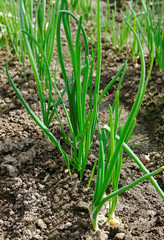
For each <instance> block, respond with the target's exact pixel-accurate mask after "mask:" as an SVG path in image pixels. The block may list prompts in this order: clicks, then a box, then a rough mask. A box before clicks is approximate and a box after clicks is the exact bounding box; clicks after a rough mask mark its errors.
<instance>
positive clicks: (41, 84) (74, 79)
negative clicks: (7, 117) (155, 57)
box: [6, 0, 126, 179]
mask: <svg viewBox="0 0 164 240" xmlns="http://www.w3.org/2000/svg"><path fill="white" fill-rule="evenodd" d="M32 3H33V2H32V1H31V16H32V14H33V11H32ZM58 3H59V1H56V3H55V7H56V8H58ZM37 8H38V9H40V6H37ZM42 9H43V8H42ZM38 11H39V10H38ZM53 11H54V10H53ZM97 12H98V13H99V14H98V18H97V26H98V31H97V51H95V52H93V54H92V58H91V59H90V60H89V48H88V41H87V37H86V33H85V30H84V28H83V26H82V18H80V19H79V20H78V19H77V18H76V17H75V15H74V14H72V13H71V12H69V11H68V4H67V1H66V0H62V1H61V10H60V11H59V15H58V22H57V23H56V21H54V22H53V24H52V23H49V24H50V26H51V28H50V29H49V28H47V29H44V30H43V33H42V34H41V31H42V30H41V29H42V27H41V25H40V26H39V27H38V28H39V29H40V30H39V31H40V33H38V34H37V36H36V34H34V33H35V32H37V31H36V30H37V28H36V25H37V23H36V20H35V22H34V23H32V21H30V20H29V19H32V17H30V16H28V14H27V12H26V10H25V5H24V2H23V0H21V1H20V17H21V26H22V29H21V32H22V34H23V39H24V42H25V47H26V51H27V54H28V57H29V61H30V63H31V67H32V70H33V73H34V77H35V81H36V85H37V89H38V93H39V100H40V104H41V110H42V115H43V122H42V121H40V120H39V119H38V117H37V116H36V115H35V113H34V112H33V111H32V109H31V108H30V107H29V105H28V104H27V103H26V101H25V100H24V98H23V96H22V95H21V94H20V92H19V90H18V89H17V88H16V86H15V85H14V83H13V81H12V79H11V78H10V76H9V72H8V69H7V67H6V70H7V75H8V78H9V81H10V83H11V85H12V87H13V88H14V90H15V92H16V94H17V95H18V97H19V99H20V100H21V102H22V104H23V105H24V107H25V108H26V110H27V111H28V113H29V114H30V115H31V116H32V118H33V119H34V121H35V122H36V123H37V124H38V125H39V126H40V127H41V129H42V130H43V131H44V133H45V135H46V136H47V137H48V138H50V139H51V140H52V141H53V143H54V144H55V145H56V146H57V147H58V148H59V150H60V151H61V153H62V155H63V156H64V158H65V161H66V165H67V167H68V168H69V169H70V165H72V166H73V167H74V168H75V169H76V170H77V171H79V172H80V178H81V179H82V177H83V174H84V171H85V167H86V162H87V157H88V152H89V149H90V146H91V143H92V139H93V135H94V131H95V127H96V112H97V111H98V106H99V104H100V102H101V100H102V98H103V96H104V95H105V93H106V92H107V91H108V89H109V88H110V87H111V85H112V84H113V83H114V82H115V81H116V79H117V78H118V77H119V76H120V75H121V74H122V77H121V78H120V82H121V81H122V79H123V75H124V73H125V68H126V63H125V64H124V65H123V66H122V67H121V69H120V70H119V72H118V73H117V74H116V76H115V77H114V78H113V79H112V80H111V82H109V84H108V85H107V86H106V88H105V89H104V91H103V92H102V93H101V95H100V96H99V84H100V70H101V25H100V2H99V1H97ZM69 17H72V18H73V20H74V21H76V22H77V25H78V28H77V34H76V40H75V48H74V46H73V39H72V37H71V27H70V23H69V22H70V20H69ZM61 20H62V21H63V25H64V30H65V33H66V38H67V41H68V46H69V50H70V53H71V61H72V66H73V70H72V75H71V77H70V78H68V76H67V73H66V70H65V65H64V59H63V52H62V44H61V37H60V29H61ZM52 26H53V27H54V28H56V27H57V52H58V58H59V63H60V66H61V70H62V75H63V77H64V82H65V88H64V89H63V92H62V94H60V92H59V90H58V88H57V86H56V84H53V86H54V88H55V92H56V93H57V96H58V97H57V98H56V97H55V100H54V98H53V96H52V95H53V90H52V76H51V72H50V59H51V57H52V53H51V51H50V52H48V50H47V49H48V48H47V47H48V43H46V40H47V39H48V37H49V36H50V35H51V36H53V34H52V33H51V32H49V33H47V31H48V29H49V30H52V31H54V29H53V27H52ZM46 30H47V31H46ZM81 33H82V36H83V39H84V45H85V54H84V59H82V52H81V40H80V36H81ZM39 34H41V35H39ZM46 34H48V36H47V37H44V35H45V36H46ZM42 35H43V36H42ZM41 36H42V37H44V41H43V42H42V40H41V38H42V37H41ZM38 38H39V39H38ZM47 41H48V40H47ZM53 41H54V38H53ZM50 46H52V45H50ZM50 50H51V48H50ZM96 54H97V72H96V80H95V84H94V86H93V79H92V73H93V64H94V59H95V56H96ZM42 63H43V65H42ZM119 87H120V84H119V85H118V89H119ZM45 89H46V91H48V94H49V95H48V102H46V100H45ZM65 91H66V92H67V96H68V103H69V114H68V111H67V109H66V107H65V103H64V101H63V95H64V93H65ZM87 94H89V97H90V100H89V102H88V106H87V101H86V95H87ZM56 99H57V100H56ZM60 103H61V104H62V107H63V111H64V114H65V116H66V119H67V123H68V127H69V130H70V134H71V139H70V138H69V137H68V136H67V134H66V132H65V131H64V127H63V125H62V121H61V119H60V117H59V114H58V106H59V104H60ZM51 109H52V110H51ZM54 114H56V118H57V119H58V121H59V124H60V126H61V130H62V133H63V136H64V139H66V140H67V143H68V144H69V145H70V149H71V150H70V152H71V156H70V154H69V155H68V154H66V152H65V151H64V150H63V148H62V147H61V146H60V144H59V143H58V141H57V139H56V138H55V136H53V135H52V133H50V131H49V130H48V128H49V125H50V123H51V121H52V119H53V116H54Z"/></svg>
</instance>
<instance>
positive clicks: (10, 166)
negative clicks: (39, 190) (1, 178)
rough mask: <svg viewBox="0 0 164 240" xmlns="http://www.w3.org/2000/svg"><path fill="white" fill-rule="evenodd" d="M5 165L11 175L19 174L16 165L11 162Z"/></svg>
mask: <svg viewBox="0 0 164 240" xmlns="http://www.w3.org/2000/svg"><path fill="white" fill-rule="evenodd" d="M5 167H6V169H7V171H8V173H9V176H10V177H15V176H16V175H17V170H16V168H15V167H13V166H12V165H10V164H6V165H5Z"/></svg>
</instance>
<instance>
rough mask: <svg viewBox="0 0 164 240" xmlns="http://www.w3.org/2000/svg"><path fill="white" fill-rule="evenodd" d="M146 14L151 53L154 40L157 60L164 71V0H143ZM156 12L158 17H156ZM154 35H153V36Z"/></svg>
mask: <svg viewBox="0 0 164 240" xmlns="http://www.w3.org/2000/svg"><path fill="white" fill-rule="evenodd" d="M142 4H143V8H144V11H145V16H146V30H147V31H146V33H147V41H148V50H149V53H150V54H149V55H150V56H151V51H152V49H151V46H152V41H153V44H154V45H155V52H156V54H155V61H156V63H157V64H158V65H159V68H160V69H161V70H162V71H164V0H162V1H161V2H160V1H159V0H156V1H154V0H153V1H152V2H149V1H145V0H142ZM156 12H157V16H158V18H157V19H156V18H155V16H156ZM152 36H153V37H152Z"/></svg>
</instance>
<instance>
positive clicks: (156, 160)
mask: <svg viewBox="0 0 164 240" xmlns="http://www.w3.org/2000/svg"><path fill="white" fill-rule="evenodd" d="M7 56H8V54H7V53H6V49H2V50H1V51H0V85H1V89H0V106H1V108H0V170H1V171H0V193H1V194H0V210H1V211H0V240H9V239H12V240H26V239H27V240H28V239H39V240H41V239H48V240H53V239H54V240H57V239H59V240H64V239H67V240H71V239H72V240H74V239H86V240H92V239H94V240H100V239H101V240H105V239H118V240H121V239H125V240H130V239H132V240H133V239H134V240H135V239H136V240H138V239H140V240H141V239H142V240H144V239H151V240H153V239H154V240H157V239H159V240H162V239H164V203H163V200H162V199H161V197H160V196H159V195H158V194H157V192H156V191H155V189H154V187H153V186H152V185H151V183H150V182H149V181H144V182H143V183H140V184H139V185H137V186H136V187H135V188H133V189H131V190H129V191H127V192H125V193H124V194H121V195H120V196H119V197H118V205H117V209H116V216H117V217H118V218H119V219H120V220H121V225H120V226H119V227H116V228H112V227H109V226H106V227H105V226H104V225H103V222H100V225H99V228H100V230H98V231H97V232H94V231H93V229H92V225H91V217H90V212H89V207H90V204H91V200H92V197H93V189H94V184H95V176H94V178H93V181H92V183H91V186H90V188H87V184H88V181H89V178H90V174H91V170H92V166H93V163H94V161H95V159H96V157H97V156H98V149H99V140H98V138H97V137H96V135H95V137H94V141H93V146H92V148H91V151H90V155H89V157H88V164H87V168H86V172H85V176H84V180H83V181H80V180H79V176H78V174H77V173H76V172H74V171H73V170H72V177H71V178H70V176H69V173H68V170H67V168H66V166H65V164H64V160H63V158H62V157H61V154H60V152H59V151H58V150H57V149H56V147H55V146H54V145H53V144H51V143H48V142H46V140H45V139H44V136H43V133H42V131H41V130H40V129H39V127H38V126H36V124H35V122H34V121H33V120H32V119H31V118H30V116H29V115H28V114H27V112H26V111H25V109H24V108H23V107H22V105H21V103H20V101H19V100H18V98H17V97H16V95H15V93H14V91H13V89H12V87H11V86H10V84H9V82H8V80H7V78H6V73H5V61H6V58H7ZM125 60H128V66H127V71H126V74H125V77H124V81H123V84H122V88H121V91H120V100H121V104H122V105H124V109H125V110H124V111H123V117H122V122H125V120H126V118H127V115H128V111H129V110H130V108H131V106H132V104H133V101H134V98H135V96H136V92H137V89H138V83H139V79H140V63H139V62H133V61H132V60H131V54H130V52H129V50H128V49H125V51H124V52H123V53H118V52H117V51H115V50H113V49H112V46H111V45H110V43H108V42H107V44H106V45H104V44H103V49H102V73H101V84H100V91H102V90H103V89H104V87H105V86H106V85H107V84H108V82H109V81H110V80H111V79H112V77H113V76H114V75H115V74H116V73H117V71H118V70H119V68H120V67H121V65H122V64H123V63H124V61H125ZM69 67H70V66H69V64H68V66H67V68H68V69H69ZM9 71H10V74H11V76H12V78H13V80H14V82H15V83H17V87H18V88H19V89H20V91H21V93H22V95H23V96H24V98H25V99H26V100H27V101H28V103H29V105H30V106H31V107H32V109H33V110H35V112H36V114H37V115H38V116H39V117H40V118H41V111H40V106H39V102H38V96H37V94H36V86H35V82H34V77H33V74H32V72H31V70H30V68H29V67H27V69H26V75H27V81H24V76H23V71H22V66H21V64H20V63H19V62H17V60H16V59H15V57H14V56H13V55H12V54H11V55H10V56H9ZM60 75H61V74H60V73H59V76H60ZM59 76H58V79H60V78H59ZM60 84H61V87H62V79H60ZM116 86H117V84H116V85H114V86H112V87H111V89H110V90H109V91H108V93H107V94H106V96H105V98H104V99H103V102H102V104H101V105H100V114H99V116H100V120H101V123H102V124H104V123H107V122H108V119H109V111H108V105H109V103H112V101H113V97H114V94H115V90H116ZM163 86H164V73H162V72H160V71H159V70H158V68H157V67H156V66H154V68H153V72H152V75H151V78H150V81H149V84H148V87H147V91H146V95H145V97H144V101H143V104H142V107H141V110H140V113H139V116H138V122H137V126H136V129H135V132H134V134H133V136H132V138H131V140H130V142H129V145H130V147H131V148H132V149H133V150H134V151H135V153H136V154H137V155H138V156H139V157H140V159H141V160H142V161H143V162H144V164H145V165H146V167H147V168H148V169H149V170H150V171H153V170H155V169H157V168H158V167H160V166H162V165H164V149H163V143H164V88H163ZM60 116H61V117H62V112H61V113H60ZM64 121H65V118H64V116H63V123H64ZM65 126H66V123H65ZM50 129H51V131H52V132H53V134H54V135H55V137H56V138H57V139H58V140H60V142H61V144H62V143H63V139H62V135H61V131H60V127H59V124H58V122H57V120H56V119H54V121H53V123H52V124H51V126H50ZM147 156H148V157H147ZM141 175H142V173H141V171H140V170H139V169H138V167H137V166H136V165H135V164H134V163H133V161H132V160H131V159H130V158H129V157H127V159H126V161H125V162H124V166H123V169H122V170H121V176H120V183H119V187H122V186H124V185H126V184H127V183H130V182H131V181H133V180H135V179H136V178H138V177H140V176H141ZM155 178H156V180H157V181H158V183H159V185H160V186H161V188H162V189H163V190H164V175H163V174H159V175H158V176H156V177H155ZM103 214H104V215H105V216H106V214H105V209H104V210H103Z"/></svg>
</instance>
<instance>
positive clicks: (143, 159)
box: [140, 154, 150, 165]
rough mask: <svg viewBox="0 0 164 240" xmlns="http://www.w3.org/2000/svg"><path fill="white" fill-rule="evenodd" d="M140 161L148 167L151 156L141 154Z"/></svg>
mask: <svg viewBox="0 0 164 240" xmlns="http://www.w3.org/2000/svg"><path fill="white" fill-rule="evenodd" d="M140 160H141V162H142V163H143V164H144V165H146V164H147V163H149V162H150V158H149V155H144V154H141V155H140Z"/></svg>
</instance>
